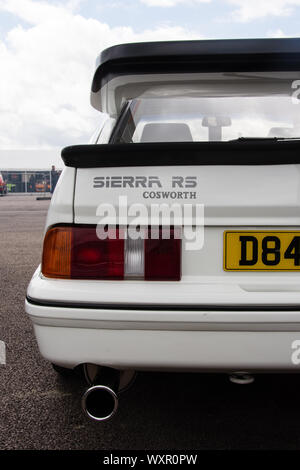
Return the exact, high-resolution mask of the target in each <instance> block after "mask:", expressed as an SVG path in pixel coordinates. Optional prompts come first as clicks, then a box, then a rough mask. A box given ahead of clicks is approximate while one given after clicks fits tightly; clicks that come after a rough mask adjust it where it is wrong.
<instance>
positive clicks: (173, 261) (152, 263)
mask: <svg viewBox="0 0 300 470" xmlns="http://www.w3.org/2000/svg"><path fill="white" fill-rule="evenodd" d="M150 231H151V229H149V231H148V233H149V235H148V240H145V279H146V280H148V281H180V279H181V240H180V239H175V238H174V237H175V231H174V229H173V228H171V229H170V238H169V239H166V240H164V239H163V238H162V229H159V239H158V240H153V239H151V238H150Z"/></svg>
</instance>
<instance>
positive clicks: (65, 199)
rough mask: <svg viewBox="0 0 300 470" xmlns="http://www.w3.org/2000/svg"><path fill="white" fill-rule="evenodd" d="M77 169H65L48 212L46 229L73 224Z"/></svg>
mask: <svg viewBox="0 0 300 470" xmlns="http://www.w3.org/2000/svg"><path fill="white" fill-rule="evenodd" d="M75 175H76V170H75V168H70V167H65V168H64V170H63V172H62V174H61V175H60V178H59V180H58V182H57V185H56V188H55V191H54V193H53V195H52V199H51V204H50V207H49V211H48V216H47V221H46V228H47V227H50V226H51V225H54V224H59V223H72V222H73V199H74V187H75Z"/></svg>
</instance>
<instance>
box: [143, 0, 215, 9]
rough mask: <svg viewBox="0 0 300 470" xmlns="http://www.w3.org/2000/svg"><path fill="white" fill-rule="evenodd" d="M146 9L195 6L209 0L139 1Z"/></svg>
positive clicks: (209, 0)
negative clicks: (182, 5) (181, 5)
mask: <svg viewBox="0 0 300 470" xmlns="http://www.w3.org/2000/svg"><path fill="white" fill-rule="evenodd" d="M140 1H141V2H142V3H144V5H147V6H148V7H175V6H176V5H180V4H185V5H197V4H199V3H210V2H211V0H140Z"/></svg>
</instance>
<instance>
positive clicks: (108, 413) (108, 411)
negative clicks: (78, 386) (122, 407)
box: [81, 385, 119, 421]
mask: <svg viewBox="0 0 300 470" xmlns="http://www.w3.org/2000/svg"><path fill="white" fill-rule="evenodd" d="M81 403H82V408H83V410H84V411H85V413H86V415H87V416H88V417H89V418H90V419H92V420H94V421H108V420H109V419H111V418H112V417H113V416H114V415H115V413H116V411H117V409H118V404H119V400H118V396H117V394H116V393H115V392H114V391H113V390H112V389H111V388H110V387H107V386H106V385H94V386H92V387H90V388H88V389H87V390H86V392H85V393H84V395H83V397H82V402H81Z"/></svg>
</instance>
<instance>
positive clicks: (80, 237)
mask: <svg viewBox="0 0 300 470" xmlns="http://www.w3.org/2000/svg"><path fill="white" fill-rule="evenodd" d="M72 235H73V237H72V250H71V253H72V255H71V278H72V279H81V278H82V277H84V279H123V277H124V240H119V230H117V231H116V238H115V239H114V238H107V239H106V240H100V239H99V238H98V237H97V233H96V227H82V228H81V227H73V230H72Z"/></svg>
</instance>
